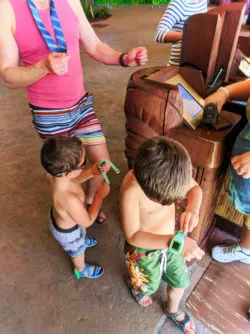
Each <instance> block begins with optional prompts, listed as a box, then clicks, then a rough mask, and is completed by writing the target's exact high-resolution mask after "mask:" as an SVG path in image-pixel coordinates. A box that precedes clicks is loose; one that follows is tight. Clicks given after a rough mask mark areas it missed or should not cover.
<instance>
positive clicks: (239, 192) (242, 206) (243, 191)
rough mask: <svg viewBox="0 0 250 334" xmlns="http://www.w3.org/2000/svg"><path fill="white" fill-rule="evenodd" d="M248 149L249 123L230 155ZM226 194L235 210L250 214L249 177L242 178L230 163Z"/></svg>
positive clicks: (238, 153) (249, 146) (249, 141)
mask: <svg viewBox="0 0 250 334" xmlns="http://www.w3.org/2000/svg"><path fill="white" fill-rule="evenodd" d="M248 151H250V123H248V124H247V125H246V126H245V128H244V129H243V130H242V131H241V133H240V134H239V135H238V137H237V139H236V141H235V143H234V146H233V149H232V157H234V156H236V155H241V154H243V153H245V152H248ZM228 195H229V199H230V201H231V202H232V204H233V206H234V207H235V209H236V210H237V211H239V212H241V213H243V214H245V215H250V178H248V179H244V178H243V177H242V176H241V175H238V174H237V173H236V171H235V170H234V168H233V167H232V165H230V169H229V182H228ZM247 221H248V223H247V224H246V225H247V228H249V229H250V226H248V224H249V219H248V220H247Z"/></svg>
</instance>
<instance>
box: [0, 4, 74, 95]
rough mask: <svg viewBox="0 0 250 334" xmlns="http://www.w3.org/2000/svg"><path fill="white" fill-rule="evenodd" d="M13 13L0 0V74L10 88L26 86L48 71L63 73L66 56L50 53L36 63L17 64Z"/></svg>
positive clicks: (66, 66) (66, 62)
mask: <svg viewBox="0 0 250 334" xmlns="http://www.w3.org/2000/svg"><path fill="white" fill-rule="evenodd" d="M15 25H16V23H15V15H14V12H13V9H12V7H11V5H10V2H9V1H8V0H1V1H0V74H1V76H2V78H3V80H4V83H5V85H6V87H8V88H10V89H15V88H21V87H27V86H29V85H31V84H33V83H34V82H36V81H38V80H40V79H41V78H42V77H44V76H45V75H47V74H48V73H54V74H56V75H63V74H65V73H66V72H67V71H68V58H67V56H66V55H64V54H57V53H51V54H50V55H49V56H48V57H47V58H45V59H42V60H40V61H38V62H37V63H35V64H33V65H31V66H27V67H22V66H19V64H18V61H19V50H18V45H17V43H16V40H15V38H14V32H15V29H16V27H15Z"/></svg>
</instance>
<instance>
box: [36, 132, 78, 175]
mask: <svg viewBox="0 0 250 334" xmlns="http://www.w3.org/2000/svg"><path fill="white" fill-rule="evenodd" d="M82 156H83V147H82V142H81V140H80V139H79V138H77V137H66V136H58V137H54V138H51V139H48V140H46V141H45V143H44V144H43V146H42V149H41V164H42V166H43V168H44V169H45V170H46V171H47V172H48V173H49V174H52V175H53V176H58V174H62V173H67V172H69V171H71V170H72V169H75V168H77V167H78V166H79V164H80V162H81V158H82Z"/></svg>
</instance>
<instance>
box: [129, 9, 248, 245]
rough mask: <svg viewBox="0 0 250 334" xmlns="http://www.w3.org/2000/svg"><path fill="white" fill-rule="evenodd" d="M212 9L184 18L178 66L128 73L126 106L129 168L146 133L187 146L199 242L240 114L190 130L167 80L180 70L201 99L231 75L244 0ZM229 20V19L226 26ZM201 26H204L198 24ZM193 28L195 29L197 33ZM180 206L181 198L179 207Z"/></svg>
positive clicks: (178, 97) (207, 225)
mask: <svg viewBox="0 0 250 334" xmlns="http://www.w3.org/2000/svg"><path fill="white" fill-rule="evenodd" d="M216 9H218V11H217V12H215V11H214V10H213V11H212V12H208V13H206V14H197V15H194V16H193V17H190V18H189V19H188V20H187V22H186V24H185V26H184V40H183V44H182V57H181V58H182V60H181V66H180V67H176V66H173V67H172V66H169V67H157V68H148V69H143V70H140V71H137V72H135V73H134V74H133V75H132V76H131V78H130V80H129V83H128V87H127V94H126V99H125V107H124V109H125V115H126V139H125V144H126V150H125V154H126V157H127V160H128V166H129V168H132V167H133V159H134V155H135V151H136V149H137V148H138V146H139V145H140V144H141V143H142V142H143V140H144V139H146V138H149V137H153V136H157V135H166V136H170V137H172V138H175V139H176V140H178V141H179V142H181V143H182V144H183V145H184V146H185V147H186V148H187V150H188V152H189V154H190V156H191V159H192V162H193V166H194V177H195V179H196V180H197V182H198V183H199V184H200V186H201V187H202V189H203V192H204V196H203V203H202V207H201V214H200V221H199V224H198V227H197V228H196V229H195V230H194V231H193V232H192V234H191V237H192V238H194V239H195V240H196V241H197V242H198V244H200V245H203V244H205V242H206V240H207V236H208V232H209V231H210V230H211V228H212V226H213V223H214V219H213V215H214V209H215V206H216V202H217V198H218V193H219V189H220V187H221V184H222V182H223V179H224V176H225V171H226V167H227V164H228V159H227V154H226V153H227V152H228V151H229V150H230V149H231V146H232V143H233V141H234V139H235V137H236V134H237V133H238V132H239V131H240V129H239V127H237V124H238V122H239V120H240V118H241V117H240V116H239V115H236V114H234V113H231V112H227V111H223V112H222V115H223V118H224V119H226V120H227V121H228V123H229V126H228V127H227V128H224V129H221V130H211V129H208V128H205V127H202V126H201V127H198V128H196V129H195V130H193V129H191V128H189V127H187V126H186V125H185V124H184V123H183V103H184V101H183V96H182V95H181V93H180V89H179V88H178V87H177V86H173V85H171V84H169V83H168V82H169V80H171V78H173V77H174V76H175V75H177V74H178V75H180V76H181V77H182V78H184V80H185V81H186V82H188V84H189V85H190V86H191V87H192V89H193V90H194V91H196V92H197V93H198V94H199V95H200V97H201V98H205V97H206V96H207V95H209V94H210V93H211V92H213V91H215V90H216V89H217V88H218V87H219V86H221V85H222V84H223V82H225V81H227V80H228V79H229V76H230V73H231V70H232V68H233V59H234V54H235V50H236V46H237V40H238V35H239V30H240V28H239V27H240V24H241V20H242V17H243V14H244V9H245V4H242V3H237V4H236V3H234V4H228V5H225V6H221V7H220V8H216ZM230 22H233V24H231V25H230V27H231V28H230V29H228V27H227V25H228V24H229V23H230ZM225 24H226V26H225ZM201 26H202V27H204V26H206V28H204V29H200V27H201ZM197 29H198V31H199V34H198V33H195V32H196V31H197ZM207 32H208V34H207ZM193 36H195V39H193ZM225 44H227V46H226V45H225ZM229 49H230V50H231V51H230V52H229ZM221 51H223V52H221ZM223 55H224V56H223ZM219 68H223V73H222V74H221V76H220V77H219V79H218V78H217V76H218V69H219ZM216 78H217V79H216ZM182 207H183V204H182V203H180V206H179V211H181V210H182Z"/></svg>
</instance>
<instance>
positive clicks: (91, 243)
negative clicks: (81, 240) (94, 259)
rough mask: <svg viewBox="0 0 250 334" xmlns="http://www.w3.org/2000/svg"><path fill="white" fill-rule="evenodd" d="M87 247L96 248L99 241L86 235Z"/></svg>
mask: <svg viewBox="0 0 250 334" xmlns="http://www.w3.org/2000/svg"><path fill="white" fill-rule="evenodd" d="M85 240H86V247H87V248H91V247H94V246H95V245H96V244H97V240H96V238H94V237H91V236H90V235H86V239H85Z"/></svg>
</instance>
